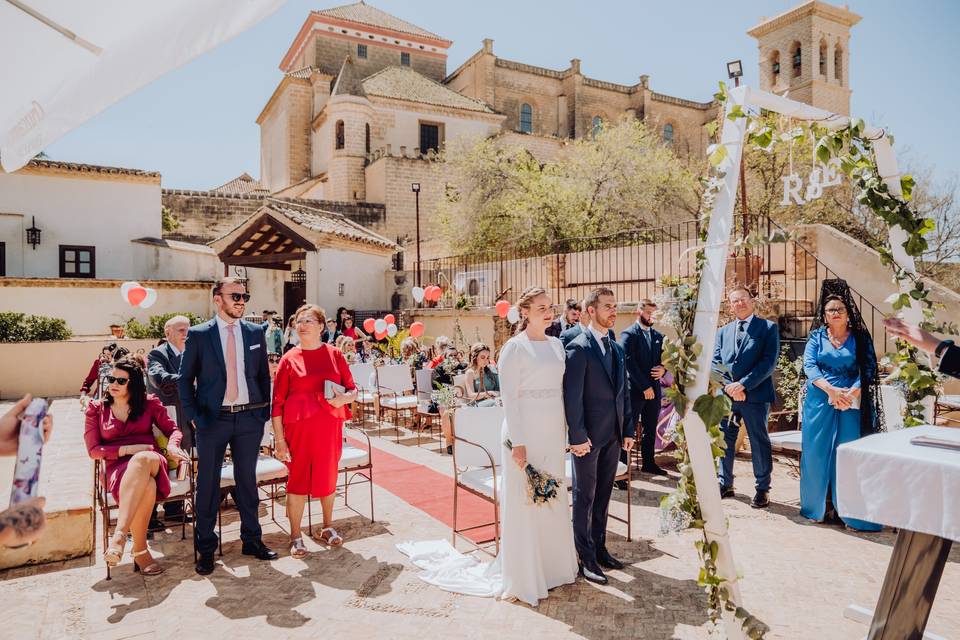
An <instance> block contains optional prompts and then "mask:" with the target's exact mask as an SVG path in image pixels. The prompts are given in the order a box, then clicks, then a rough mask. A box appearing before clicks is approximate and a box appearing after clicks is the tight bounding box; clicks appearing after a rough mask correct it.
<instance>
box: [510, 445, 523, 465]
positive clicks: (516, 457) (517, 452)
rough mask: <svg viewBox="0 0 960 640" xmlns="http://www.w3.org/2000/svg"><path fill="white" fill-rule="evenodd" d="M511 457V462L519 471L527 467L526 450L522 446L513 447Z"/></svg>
mask: <svg viewBox="0 0 960 640" xmlns="http://www.w3.org/2000/svg"><path fill="white" fill-rule="evenodd" d="M511 455H512V456H513V461H514V462H516V463H517V466H519V467H520V468H521V469H525V468H526V467H527V448H526V447H525V446H524V445H522V444H515V445H513V450H512V453H511Z"/></svg>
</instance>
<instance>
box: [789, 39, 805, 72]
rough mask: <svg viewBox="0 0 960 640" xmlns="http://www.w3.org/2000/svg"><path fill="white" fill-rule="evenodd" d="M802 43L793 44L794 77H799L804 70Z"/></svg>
mask: <svg viewBox="0 0 960 640" xmlns="http://www.w3.org/2000/svg"><path fill="white" fill-rule="evenodd" d="M801 53H802V52H801V50H800V43H794V45H793V59H792V60H791V62H793V77H794V78H799V77H800V74H801V73H802V72H803V56H802V55H801Z"/></svg>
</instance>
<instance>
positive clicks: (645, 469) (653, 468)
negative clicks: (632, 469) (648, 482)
mask: <svg viewBox="0 0 960 640" xmlns="http://www.w3.org/2000/svg"><path fill="white" fill-rule="evenodd" d="M640 472H641V473H649V474H650V475H652V476H665V475H669V474H667V472H666V471H665V470H664V469H661V468H660V466H659V465H657V464H645V465H643V466H642V467H640Z"/></svg>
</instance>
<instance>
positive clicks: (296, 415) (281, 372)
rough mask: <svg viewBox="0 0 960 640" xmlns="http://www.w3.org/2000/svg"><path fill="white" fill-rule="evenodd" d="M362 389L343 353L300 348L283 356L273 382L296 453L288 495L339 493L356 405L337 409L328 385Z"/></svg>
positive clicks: (276, 412) (276, 408)
mask: <svg viewBox="0 0 960 640" xmlns="http://www.w3.org/2000/svg"><path fill="white" fill-rule="evenodd" d="M325 380H332V381H333V382H336V383H337V384H339V385H342V386H343V387H344V388H346V390H347V391H352V390H353V389H355V388H356V385H354V383H353V376H351V375H350V366H349V365H348V364H347V361H346V360H345V359H344V357H343V354H342V353H341V352H340V350H339V349H337V348H336V347H333V346H331V345H329V344H321V345H320V347H319V348H317V349H302V348H300V347H294V348H293V349H290V350H289V351H287V352H286V353H285V354H284V355H283V357H282V358H280V366H279V367H278V368H277V377H276V379H275V380H274V383H273V416H274V417H277V416H282V417H283V433H284V439H285V440H286V441H287V447H288V449H289V451H290V462H288V463H287V468H288V469H289V470H290V475H289V479H288V480H287V491H288V492H289V493H292V494H295V495H308V494H309V495H311V496H316V497H321V498H322V497H324V496H329V495H330V494H332V493H333V492H334V490H336V486H337V467H338V466H339V464H340V454H341V453H342V452H343V421H344V420H346V419H348V418H349V417H350V407H349V406H343V407H339V408H335V407H333V406H331V405H330V403H329V402H327V400H326V399H325V398H324V397H323V388H324V381H325Z"/></svg>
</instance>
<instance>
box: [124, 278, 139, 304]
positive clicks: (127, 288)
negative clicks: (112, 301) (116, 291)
mask: <svg viewBox="0 0 960 640" xmlns="http://www.w3.org/2000/svg"><path fill="white" fill-rule="evenodd" d="M139 286H140V283H139V282H134V281H133V280H128V281H126V282H124V283H123V284H122V285H120V297H121V298H123V301H124V302H126V301H127V292H129V291H130V289H133V288H134V287H139Z"/></svg>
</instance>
